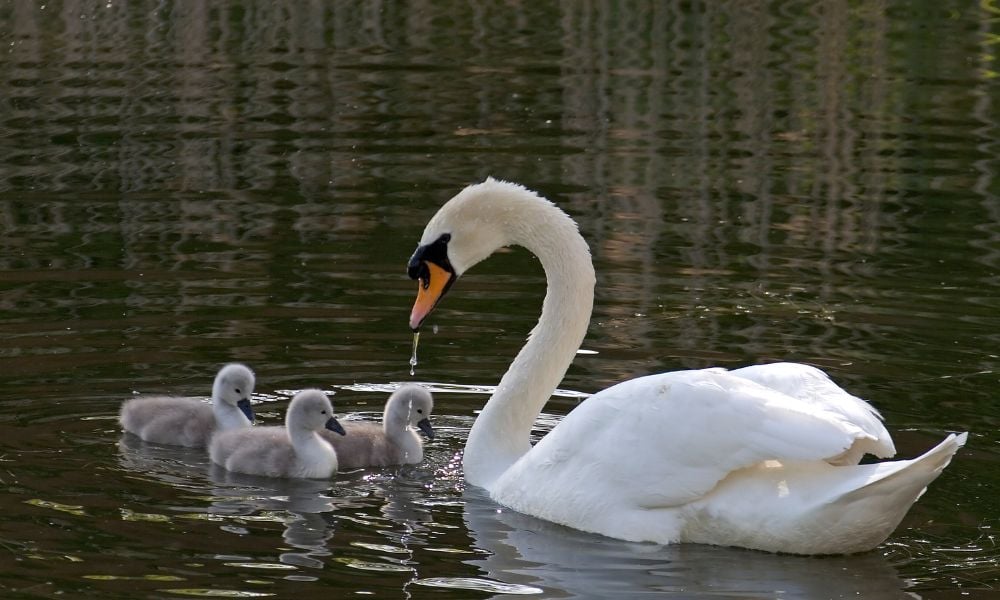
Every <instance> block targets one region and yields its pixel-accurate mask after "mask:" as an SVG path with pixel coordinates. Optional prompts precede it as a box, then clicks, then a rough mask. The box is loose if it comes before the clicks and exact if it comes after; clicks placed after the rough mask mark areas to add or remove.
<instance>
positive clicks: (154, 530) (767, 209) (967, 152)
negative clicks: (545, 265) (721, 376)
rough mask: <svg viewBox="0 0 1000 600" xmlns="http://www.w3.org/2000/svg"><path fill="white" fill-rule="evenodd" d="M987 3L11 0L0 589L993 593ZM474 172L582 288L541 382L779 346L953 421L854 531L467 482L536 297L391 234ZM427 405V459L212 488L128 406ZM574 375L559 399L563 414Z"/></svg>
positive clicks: (918, 439) (4, 64)
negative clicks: (751, 544) (447, 287)
mask: <svg viewBox="0 0 1000 600" xmlns="http://www.w3.org/2000/svg"><path fill="white" fill-rule="evenodd" d="M998 23H1000V13H998V11H997V8H996V6H995V5H994V4H991V3H988V2H985V3H978V4H975V5H973V4H969V3H952V2H911V3H905V4H895V3H892V4H888V3H882V2H871V3H860V4H858V3H846V2H828V3H822V4H819V5H816V4H814V3H805V2H792V3H770V4H760V3H754V4H751V3H743V2H738V1H735V0H734V1H732V2H720V3H708V4H706V5H701V4H697V3H694V4H692V3H684V2H630V3H617V2H610V1H609V2H600V1H591V2H563V3H550V2H509V3H500V2H427V1H416V2H405V3H404V2H366V3H361V2H357V3H355V2H333V3H327V2H274V1H271V0H267V1H264V0H260V1H245V2H215V3H195V2H177V3H161V2H145V1H140V2H134V3H124V2H118V1H110V0H109V1H108V2H74V1H70V0H66V1H63V2H54V3H41V2H35V1H27V0H25V1H8V2H5V3H3V4H0V90H2V91H0V340H2V344H0V436H2V438H3V443H2V447H0V486H2V489H3V494H2V496H0V595H2V596H3V597H4V598H34V597H57V596H61V597H77V598H82V597H101V598H137V597H148V598H178V597H199V596H210V597H242V598H253V597H296V598H320V597H322V598H330V597H364V596H375V597H379V598H423V597H432V596H433V597H436V598H487V597H495V596H501V597H506V596H510V597H513V596H515V595H529V596H531V595H533V596H535V597H546V598H594V597H615V598H631V597H638V596H642V597H648V596H652V595H655V594H662V595H667V596H671V595H672V596H674V597H683V598H701V597H745V598H810V599H811V598H837V597H851V598H855V597H863V598H876V597H877V598H896V597H898V598H914V597H919V598H959V597H962V598H976V597H981V598H986V597H992V596H991V594H992V593H995V590H996V588H997V587H998V586H1000V575H998V573H1000V568H998V567H1000V565H998V562H1000V550H998V548H997V537H996V536H997V528H998V527H1000V519H998V515H1000V500H998V494H997V489H998V486H1000V434H998V426H1000V389H998V388H1000V386H998V382H1000V199H998V195H1000V184H998V181H997V176H998V173H1000V163H998V155H1000V125H998V117H997V115H998V112H997V104H998V103H1000V89H998V84H997V81H998V78H997V75H998V66H997V65H998V62H997V50H998V45H997V43H996V40H997V36H998V34H1000V31H998V29H1000V25H998ZM487 175H493V176H495V177H500V178H505V179H509V180H513V181H517V182H520V183H523V184H524V185H527V186H528V187H530V188H532V189H536V190H538V191H539V192H541V193H542V194H544V195H545V196H547V197H548V198H550V199H551V200H553V201H555V202H556V203H558V204H559V205H560V206H562V207H563V208H564V209H565V210H566V211H568V212H569V213H570V214H571V215H572V216H573V217H574V218H576V219H577V221H578V222H579V223H580V227H581V231H582V233H583V235H584V236H585V238H586V239H587V241H588V243H589V244H590V246H591V249H592V251H593V254H594V260H595V266H596V267H597V271H598V290H597V298H596V305H595V313H594V318H593V320H592V322H591V327H590V331H589V334H588V336H587V339H586V340H585V342H584V349H585V350H589V351H591V352H590V353H586V354H581V355H579V356H578V358H577V360H576V361H575V362H574V364H573V366H572V367H571V368H570V370H569V372H568V374H567V376H566V379H565V380H564V381H563V383H562V385H561V387H562V388H564V389H566V390H568V391H570V392H580V393H583V394H586V393H591V392H594V391H597V390H599V389H602V388H603V387H606V386H608V385H611V384H613V383H615V382H617V381H620V380H622V379H624V378H628V377H633V376H638V375H643V374H648V373H654V372H659V371H664V370H672V369H681V368H695V367H706V366H711V365H719V366H724V367H736V366H740V365H744V364H752V363H760V362H773V361H777V360H795V361H801V362H806V363H810V364H814V365H817V366H820V367H822V368H824V369H826V370H827V371H828V372H829V373H830V374H831V376H832V377H833V378H834V379H835V380H836V381H837V382H838V383H840V384H841V385H843V386H844V387H846V388H847V389H848V390H850V391H852V392H853V393H855V394H857V395H859V396H862V397H865V398H868V399H870V400H871V401H872V402H873V404H874V405H875V406H876V407H877V408H878V409H879V410H880V411H881V412H882V414H883V415H884V416H885V418H886V420H887V423H888V425H889V429H890V431H891V432H892V434H893V436H894V437H895V439H896V445H897V448H898V450H899V454H900V456H902V457H910V456H914V455H916V454H918V453H920V452H922V451H924V450H925V449H927V448H929V447H930V446H931V445H933V444H934V443H936V441H938V440H939V439H941V438H942V437H943V436H944V435H945V434H946V433H947V432H949V431H965V430H968V431H970V432H971V434H970V438H969V443H968V445H967V447H966V448H965V449H963V450H962V451H961V452H959V454H958V456H957V457H956V459H955V460H954V462H953V463H952V465H951V466H950V467H949V468H948V469H947V471H946V472H945V473H944V474H943V475H942V476H941V478H940V479H939V480H938V481H936V482H935V483H934V484H933V485H932V486H931V487H930V489H929V490H928V492H927V493H926V495H925V496H924V497H923V498H922V499H921V500H920V501H919V502H918V503H917V505H916V506H915V507H914V508H913V509H912V510H911V511H910V513H909V514H908V516H907V517H906V519H905V520H904V521H903V523H902V524H901V525H900V527H899V528H898V530H897V531H896V532H895V534H893V535H892V536H891V537H890V538H889V540H888V541H887V542H886V543H885V544H883V545H882V546H880V547H879V548H878V549H876V550H875V551H873V552H870V553H867V554H864V555H860V556H851V557H840V558H824V559H815V558H801V557H789V556H776V555H770V554H765V553H758V552H748V551H741V550H733V549H723V548H712V547H704V546H694V545H687V546H685V545H681V546H674V547H663V546H657V545H651V544H630V543H624V542H619V541H615V540H610V539H606V538H601V537H598V536H593V535H588V534H583V533H579V532H576V531H572V530H569V529H566V528H562V527H558V526H554V525H551V524H547V523H544V522H540V521H538V520H536V519H532V518H530V517H525V516H523V515H518V514H516V513H512V512H511V511H508V510H503V509H500V508H499V507H498V506H496V505H494V504H493V503H491V502H490V501H489V500H488V499H486V498H484V497H483V496H482V495H481V493H480V492H479V491H477V490H476V489H475V488H467V487H466V486H465V485H464V483H463V481H462V476H461V470H460V454H461V451H462V448H463V444H464V440H465V437H466V435H467V433H468V430H469V427H470V426H471V424H472V422H473V420H474V418H475V414H476V411H477V410H478V409H479V408H480V407H481V406H482V404H483V403H484V402H485V400H486V398H487V397H488V396H487V395H485V394H484V393H482V392H483V391H484V390H488V387H489V386H492V385H495V384H496V382H497V381H498V380H499V377H500V375H501V374H502V373H503V371H504V370H505V369H506V366H507V364H508V363H509V361H510V359H511V358H512V357H513V356H514V354H515V353H516V352H517V350H518V348H519V347H520V345H521V344H522V342H523V340H524V338H525V336H526V334H527V332H528V331H529V330H530V328H531V327H532V325H533V323H534V320H535V318H536V317H537V313H538V310H539V306H540V301H541V294H542V293H543V291H544V278H543V275H542V272H541V269H540V268H539V266H538V264H537V261H536V260H535V259H534V258H533V257H532V256H531V255H530V254H528V253H527V252H525V251H523V250H520V249H515V250H513V251H511V252H509V253H504V254H501V255H499V256H496V257H494V258H493V259H492V260H490V261H487V262H486V263H484V264H482V265H481V266H480V267H477V268H476V269H475V270H474V271H472V272H471V273H469V274H468V275H466V276H465V277H463V278H462V281H460V282H459V283H458V284H456V286H455V287H454V288H453V290H452V292H451V293H450V295H449V297H448V298H447V299H446V300H445V302H444V303H443V304H442V306H440V307H439V309H438V310H437V311H436V312H435V313H434V315H433V316H432V317H431V318H430V319H429V322H428V325H429V327H425V333H424V334H423V336H422V339H421V347H420V355H419V359H420V363H419V365H418V367H417V372H416V375H415V376H414V377H410V375H409V365H408V364H407V360H408V358H409V353H410V343H411V337H410V332H409V330H408V328H407V318H408V315H409V308H410V305H411V303H412V299H413V295H414V292H415V285H414V284H413V282H411V281H409V280H408V279H407V278H406V275H405V265H406V261H407V259H408V257H409V255H410V253H411V252H412V250H413V248H414V246H415V244H416V242H417V240H418V239H419V237H420V233H421V231H422V229H423V226H424V224H425V222H426V221H427V219H429V218H430V216H431V215H432V214H433V213H434V211H435V210H436V208H437V207H438V206H439V205H440V204H442V203H443V202H444V201H445V200H447V199H448V198H449V197H450V196H451V195H453V194H454V193H456V192H457V191H458V190H460V189H461V188H462V187H463V186H465V185H467V184H469V183H474V182H477V181H481V180H482V179H483V178H485V177H486V176H487ZM229 361H241V362H245V363H247V364H249V365H250V366H252V367H253V368H254V369H255V370H256V372H257V376H258V385H257V390H258V394H257V396H256V401H257V405H256V411H257V412H258V414H259V415H260V417H261V420H262V421H263V422H267V423H277V422H280V420H281V419H282V417H283V414H284V409H285V407H286V406H287V402H288V399H289V398H290V396H291V394H292V393H293V391H294V390H298V389H302V388H305V387H316V386H319V387H323V388H324V389H327V390H330V391H332V392H336V393H335V395H334V397H333V399H334V402H335V405H336V407H337V410H338V412H339V413H340V414H355V415H357V417H358V418H372V419H374V418H376V417H377V415H378V414H379V413H380V412H381V405H382V402H384V399H385V397H386V390H387V389H389V388H390V386H391V384H392V383H393V382H400V381H421V382H426V383H429V384H432V385H433V386H434V387H435V389H436V390H437V394H436V401H437V404H436V409H435V417H434V421H435V425H436V429H437V431H438V433H439V437H438V439H436V440H435V441H433V442H431V443H429V444H428V445H427V456H426V460H425V461H424V463H422V464H420V465H417V466H411V467H405V468H400V469H385V470H371V471H356V472H350V473H341V474H339V475H338V476H337V477H336V479H335V480H333V481H329V482H279V481H269V480H262V479H254V478H239V477H234V476H232V475H230V474H226V473H225V472H220V471H219V470H218V469H213V468H211V467H210V466H209V463H208V461H207V459H206V457H205V456H204V453H203V452H199V451H190V450H179V449H175V448H168V447H157V446H152V445H143V444H141V443H138V442H136V441H135V440H134V439H131V438H129V437H123V436H122V435H121V432H120V430H119V428H118V426H117V423H116V421H115V419H116V414H117V410H118V406H119V404H120V403H121V401H122V400H124V399H126V398H129V397H131V396H133V395H134V394H136V393H172V394H182V395H192V396H201V397H205V396H207V395H208V394H209V393H210V388H211V381H212V377H213V376H214V373H215V371H216V370H217V368H218V367H219V365H220V364H222V363H225V362H229ZM577 402H579V398H578V397H574V395H573V394H567V395H565V396H558V397H555V398H553V400H552V401H551V402H550V403H549V404H548V405H547V407H546V411H545V413H544V414H543V415H542V417H541V418H540V419H539V422H538V433H539V435H541V434H543V433H544V432H545V431H547V430H548V429H550V428H551V427H552V426H553V425H554V424H555V423H557V422H558V420H559V418H560V417H561V416H562V415H564V414H566V413H567V412H568V411H570V410H572V408H573V407H574V406H575V405H576V403H577Z"/></svg>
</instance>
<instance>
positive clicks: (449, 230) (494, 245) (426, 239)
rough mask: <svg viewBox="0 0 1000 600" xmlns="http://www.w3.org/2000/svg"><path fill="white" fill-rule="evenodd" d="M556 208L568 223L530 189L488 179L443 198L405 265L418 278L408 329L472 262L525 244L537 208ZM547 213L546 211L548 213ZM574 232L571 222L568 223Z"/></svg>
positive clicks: (420, 318)
mask: <svg viewBox="0 0 1000 600" xmlns="http://www.w3.org/2000/svg"><path fill="white" fill-rule="evenodd" d="M553 210H554V211H555V212H556V213H558V214H559V215H561V216H562V217H564V218H565V220H566V221H568V222H569V223H570V224H572V221H571V220H570V219H569V217H568V216H566V215H565V213H563V212H562V211H560V210H559V209H556V208H554V205H553V204H552V203H551V202H549V201H548V200H546V199H544V198H542V197H541V196H539V195H538V194H536V193H535V192H532V191H530V190H528V189H527V188H525V187H523V186H520V185H517V184H516V183H508V182H506V181H498V180H496V179H493V178H491V177H488V178H487V179H486V181H484V182H482V183H477V184H474V185H470V186H468V187H466V188H465V189H463V190H462V191H461V192H459V193H458V194H457V195H456V196H454V197H453V198H452V199H451V200H449V201H448V202H446V203H445V204H444V205H443V206H442V207H441V208H440V209H439V210H438V212H437V213H436V214H435V215H434V216H433V217H432V218H431V220H430V221H429V222H428V223H427V227H425V228H424V234H423V236H422V237H421V238H420V243H419V244H418V245H417V249H416V251H415V252H414V253H413V256H411V257H410V262H409V263H408V264H407V274H408V275H409V276H410V279H416V280H417V281H419V286H418V288H417V300H416V303H415V304H414V305H413V310H412V312H411V313H410V328H411V329H413V331H417V330H419V329H420V324H421V323H422V322H423V320H424V319H425V318H426V317H427V315H429V314H430V313H431V311H432V310H433V309H434V307H435V306H436V305H437V303H438V302H439V301H440V300H441V298H443V297H444V295H445V294H446V293H447V292H448V290H449V288H451V285H452V284H453V283H454V282H455V280H456V279H458V278H459V277H461V275H462V274H463V273H465V271H467V270H468V269H469V268H471V267H472V266H473V265H475V264H476V263H478V262H480V261H481V260H483V259H485V258H486V257H488V256H489V255H491V254H493V253H494V252H495V251H497V250H499V249H500V248H502V247H504V246H508V245H511V244H520V245H527V244H530V238H531V237H532V235H533V234H535V235H537V234H538V232H537V231H534V230H533V229H532V228H533V226H534V223H536V222H539V221H541V222H551V219H550V220H548V221H545V220H536V219H533V218H532V216H533V215H534V214H535V213H537V212H538V211H553ZM550 217H551V215H550ZM571 226H572V228H573V229H574V230H575V228H576V226H575V224H573V225H571Z"/></svg>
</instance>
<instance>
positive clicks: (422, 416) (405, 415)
mask: <svg viewBox="0 0 1000 600" xmlns="http://www.w3.org/2000/svg"><path fill="white" fill-rule="evenodd" d="M433 410H434V398H433V397H432V396H431V393H430V392H429V391H427V390H426V389H425V388H424V387H422V386H419V385H416V384H408V385H404V386H402V387H400V388H399V389H398V390H396V391H395V392H393V393H392V395H391V396H389V399H388V400H387V401H386V403H385V411H384V412H383V414H382V424H381V425H380V424H378V423H371V422H365V421H344V422H343V423H342V425H343V427H344V430H345V431H346V432H347V435H333V434H332V433H331V432H328V431H323V432H320V435H322V436H323V439H325V440H326V441H327V442H329V443H330V445H331V446H333V448H334V450H336V451H337V461H338V462H339V463H340V468H341V469H358V468H365V467H386V466H389V465H405V464H416V463H419V462H420V461H422V460H423V459H424V445H423V442H422V441H421V439H420V436H419V435H417V431H416V430H420V432H421V433H423V434H424V435H426V436H427V437H428V438H429V439H434V429H433V428H432V427H431V422H430V416H431V411H433Z"/></svg>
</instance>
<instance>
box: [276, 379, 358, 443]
mask: <svg viewBox="0 0 1000 600" xmlns="http://www.w3.org/2000/svg"><path fill="white" fill-rule="evenodd" d="M285 426H286V427H287V428H288V430H289V431H292V430H299V431H301V430H307V431H319V430H320V429H329V430H330V431H333V432H336V433H339V434H340V435H346V434H347V432H346V431H344V428H343V427H342V426H341V425H340V423H339V422H338V421H337V418H336V417H334V416H333V404H331V403H330V399H329V398H327V397H326V394H324V393H323V392H322V391H320V390H302V391H301V392H299V393H298V394H295V396H294V397H293V398H292V402H291V403H290V404H289V405H288V414H286V415H285Z"/></svg>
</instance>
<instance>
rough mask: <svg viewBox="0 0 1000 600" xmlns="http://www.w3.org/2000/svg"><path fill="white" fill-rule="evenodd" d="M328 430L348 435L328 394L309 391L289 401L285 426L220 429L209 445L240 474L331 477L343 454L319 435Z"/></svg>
mask: <svg viewBox="0 0 1000 600" xmlns="http://www.w3.org/2000/svg"><path fill="white" fill-rule="evenodd" d="M324 429H327V430H330V431H335V432H337V433H339V434H340V435H344V433H345V432H344V428H343V427H341V426H340V423H338V422H337V419H336V418H335V417H334V416H333V405H332V404H331V403H330V399H329V398H327V397H326V394H324V393H323V392H322V391H320V390H303V391H301V392H299V393H298V394H295V397H294V398H292V401H291V403H290V404H289V405H288V411H287V413H286V414H285V426H284V427H280V426H271V427H253V428H250V429H234V430H230V431H220V432H219V433H217V434H216V435H215V436H214V437H213V438H212V442H211V443H210V444H209V446H208V456H209V458H211V459H212V462H214V463H216V464H218V465H220V466H222V467H225V468H226V469H227V470H229V471H233V472H236V473H246V474H248V475H263V476H265V477H294V478H307V479H319V478H326V477H330V476H331V475H333V474H334V473H336V472H337V453H336V452H334V450H333V447H332V446H331V445H330V444H329V443H328V442H326V441H325V440H324V439H323V438H321V437H320V436H319V434H318V432H319V431H322V430H324Z"/></svg>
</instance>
